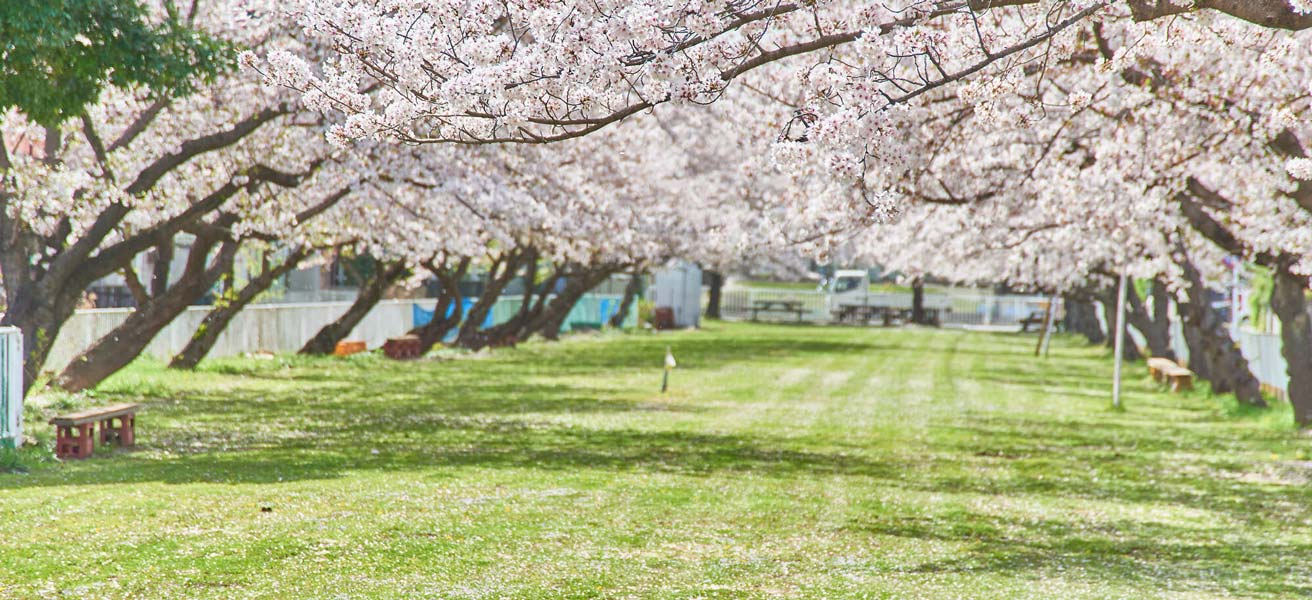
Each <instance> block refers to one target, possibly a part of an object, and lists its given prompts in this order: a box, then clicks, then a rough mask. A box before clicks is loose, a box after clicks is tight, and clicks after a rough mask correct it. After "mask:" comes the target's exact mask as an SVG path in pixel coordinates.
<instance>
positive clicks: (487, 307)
mask: <svg viewBox="0 0 1312 600" xmlns="http://www.w3.org/2000/svg"><path fill="white" fill-rule="evenodd" d="M537 265H538V254H537V251H536V250H534V249H533V248H521V249H515V250H513V251H510V252H507V253H505V254H502V255H500V256H498V257H497V258H496V259H495V260H493V261H492V266H491V267H490V268H489V269H488V277H487V285H485V286H484V287H483V293H482V294H481V295H479V297H478V300H475V301H474V304H473V306H470V307H469V314H468V315H466V316H465V322H464V323H462V324H461V325H460V330H459V332H457V333H456V341H455V344H456V345H457V346H459V347H461V348H466V349H469V350H480V349H482V348H485V347H487V346H489V345H493V344H494V343H501V342H503V339H504V338H503V337H502V336H501V331H502V330H501V329H498V326H493V327H489V328H488V329H483V323H484V322H485V321H487V316H488V315H489V314H491V313H492V307H493V306H495V305H496V303H497V300H499V299H500V298H501V292H503V291H505V289H506V286H508V285H510V282H512V281H514V280H515V278H516V277H517V276H518V277H522V281H523V283H524V296H523V304H521V305H520V310H519V313H518V314H524V312H525V311H527V310H529V308H530V306H531V304H532V300H533V294H534V292H535V288H536V287H537V286H536V280H537V272H538V266H537ZM521 269H522V271H523V274H522V275H518V274H519V273H520V271H521ZM517 316H518V315H517ZM502 329H504V328H502Z"/></svg>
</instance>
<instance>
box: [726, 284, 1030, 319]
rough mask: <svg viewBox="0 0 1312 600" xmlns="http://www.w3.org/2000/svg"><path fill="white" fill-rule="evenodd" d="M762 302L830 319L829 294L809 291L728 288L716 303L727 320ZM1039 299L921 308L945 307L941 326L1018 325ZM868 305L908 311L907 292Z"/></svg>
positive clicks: (951, 299) (962, 298)
mask: <svg viewBox="0 0 1312 600" xmlns="http://www.w3.org/2000/svg"><path fill="white" fill-rule="evenodd" d="M763 300H790V301H795V302H801V303H802V310H803V313H802V319H803V320H805V321H814V322H828V321H829V320H831V319H832V317H833V316H832V314H831V313H830V306H829V294H828V293H826V292H819V291H810V290H787V289H755V288H749V289H732V290H726V291H725V292H724V295H723V296H722V297H721V300H720V314H722V315H724V316H725V317H727V318H748V317H750V316H751V314H752V305H753V304H755V303H756V302H758V301H763ZM1046 302H1048V298H1046V297H1043V296H997V295H993V294H978V293H974V292H967V293H947V294H943V293H927V294H925V306H926V307H931V308H946V310H944V311H943V312H942V313H941V314H940V317H941V320H942V323H943V324H944V325H998V326H1019V324H1020V321H1021V319H1024V318H1025V317H1027V316H1029V315H1030V314H1031V313H1033V312H1036V311H1041V310H1043V309H1044V308H1045V307H1046V304H1045V303H1046ZM869 303H870V304H872V305H878V306H887V307H890V308H897V309H909V308H911V294H910V293H908V292H876V293H871V294H870V296H869Z"/></svg>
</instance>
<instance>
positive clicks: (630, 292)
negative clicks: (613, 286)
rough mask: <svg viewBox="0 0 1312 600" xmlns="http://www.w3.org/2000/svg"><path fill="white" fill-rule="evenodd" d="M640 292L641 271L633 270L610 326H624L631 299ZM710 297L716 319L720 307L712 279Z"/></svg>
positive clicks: (708, 312)
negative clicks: (714, 301)
mask: <svg viewBox="0 0 1312 600" xmlns="http://www.w3.org/2000/svg"><path fill="white" fill-rule="evenodd" d="M640 293H642V273H640V272H636V271H635V272H634V273H633V276H632V277H630V278H629V283H628V284H626V285H625V286H624V299H623V300H621V301H620V307H619V310H616V311H615V314H614V315H611V317H610V326H611V327H614V328H616V329H619V328H621V327H624V321H625V319H628V318H629V311H630V310H632V309H633V300H634V299H635V298H637V297H638V294H640ZM711 297H712V298H716V304H714V306H715V307H716V308H715V310H716V314H715V318H717V319H718V318H720V314H719V310H720V308H719V304H718V302H719V300H718V292H716V291H715V285H714V280H712V284H711ZM710 315H711V311H710V309H709V308H708V309H707V310H706V316H707V317H710Z"/></svg>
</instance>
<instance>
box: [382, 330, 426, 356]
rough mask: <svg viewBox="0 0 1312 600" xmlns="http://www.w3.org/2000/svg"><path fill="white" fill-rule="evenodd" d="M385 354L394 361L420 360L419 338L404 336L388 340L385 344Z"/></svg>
mask: <svg viewBox="0 0 1312 600" xmlns="http://www.w3.org/2000/svg"><path fill="white" fill-rule="evenodd" d="M383 354H385V355H386V356H387V358H391V359H394V360H406V359H411V358H419V355H420V352H419V336H416V335H403V336H401V337H394V338H387V341H386V342H383Z"/></svg>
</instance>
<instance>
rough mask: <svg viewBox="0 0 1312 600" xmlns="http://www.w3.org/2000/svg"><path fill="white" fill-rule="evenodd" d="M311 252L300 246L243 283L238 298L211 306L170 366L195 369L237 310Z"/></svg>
mask: <svg viewBox="0 0 1312 600" xmlns="http://www.w3.org/2000/svg"><path fill="white" fill-rule="evenodd" d="M309 255H310V253H309V251H308V250H306V249H304V248H297V249H296V250H294V251H292V253H291V254H289V255H288V256H287V257H286V258H285V259H283V262H282V263H281V264H279V265H278V266H277V267H274V268H267V266H266V268H265V269H263V270H262V271H261V272H260V274H259V275H257V276H256V277H255V278H253V279H251V280H250V281H248V282H247V283H246V285H244V286H242V288H241V291H240V292H238V293H237V295H236V297H234V298H232V299H231V300H228V301H219V302H216V303H215V305H214V308H212V309H210V312H209V314H207V315H205V318H204V319H203V320H202V321H201V322H200V326H199V327H197V328H196V332H195V333H193V334H192V336H191V340H189V341H188V342H187V345H186V347H184V348H183V349H182V351H181V352H179V353H178V354H177V355H175V356H174V357H173V360H171V361H169V368H170V369H194V368H196V365H197V364H200V361H201V359H203V358H205V356H206V355H207V354H209V353H210V350H212V349H213V348H214V344H216V343H218V341H219V334H221V333H223V331H224V330H225V329H227V328H228V325H229V324H230V323H232V319H233V318H234V317H236V316H237V313H240V312H241V311H242V310H243V309H245V308H246V306H247V305H249V304H250V303H251V302H253V301H254V300H255V299H256V298H257V297H259V295H260V294H262V293H264V291H265V290H267V289H269V288H270V287H272V286H273V284H274V283H276V282H277V281H278V280H279V279H280V278H282V276H283V275H286V274H287V273H289V272H291V270H292V269H295V268H296V265H298V264H300V263H301V261H303V260H305V259H306V257H308V256H309ZM225 296H226V294H225Z"/></svg>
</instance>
